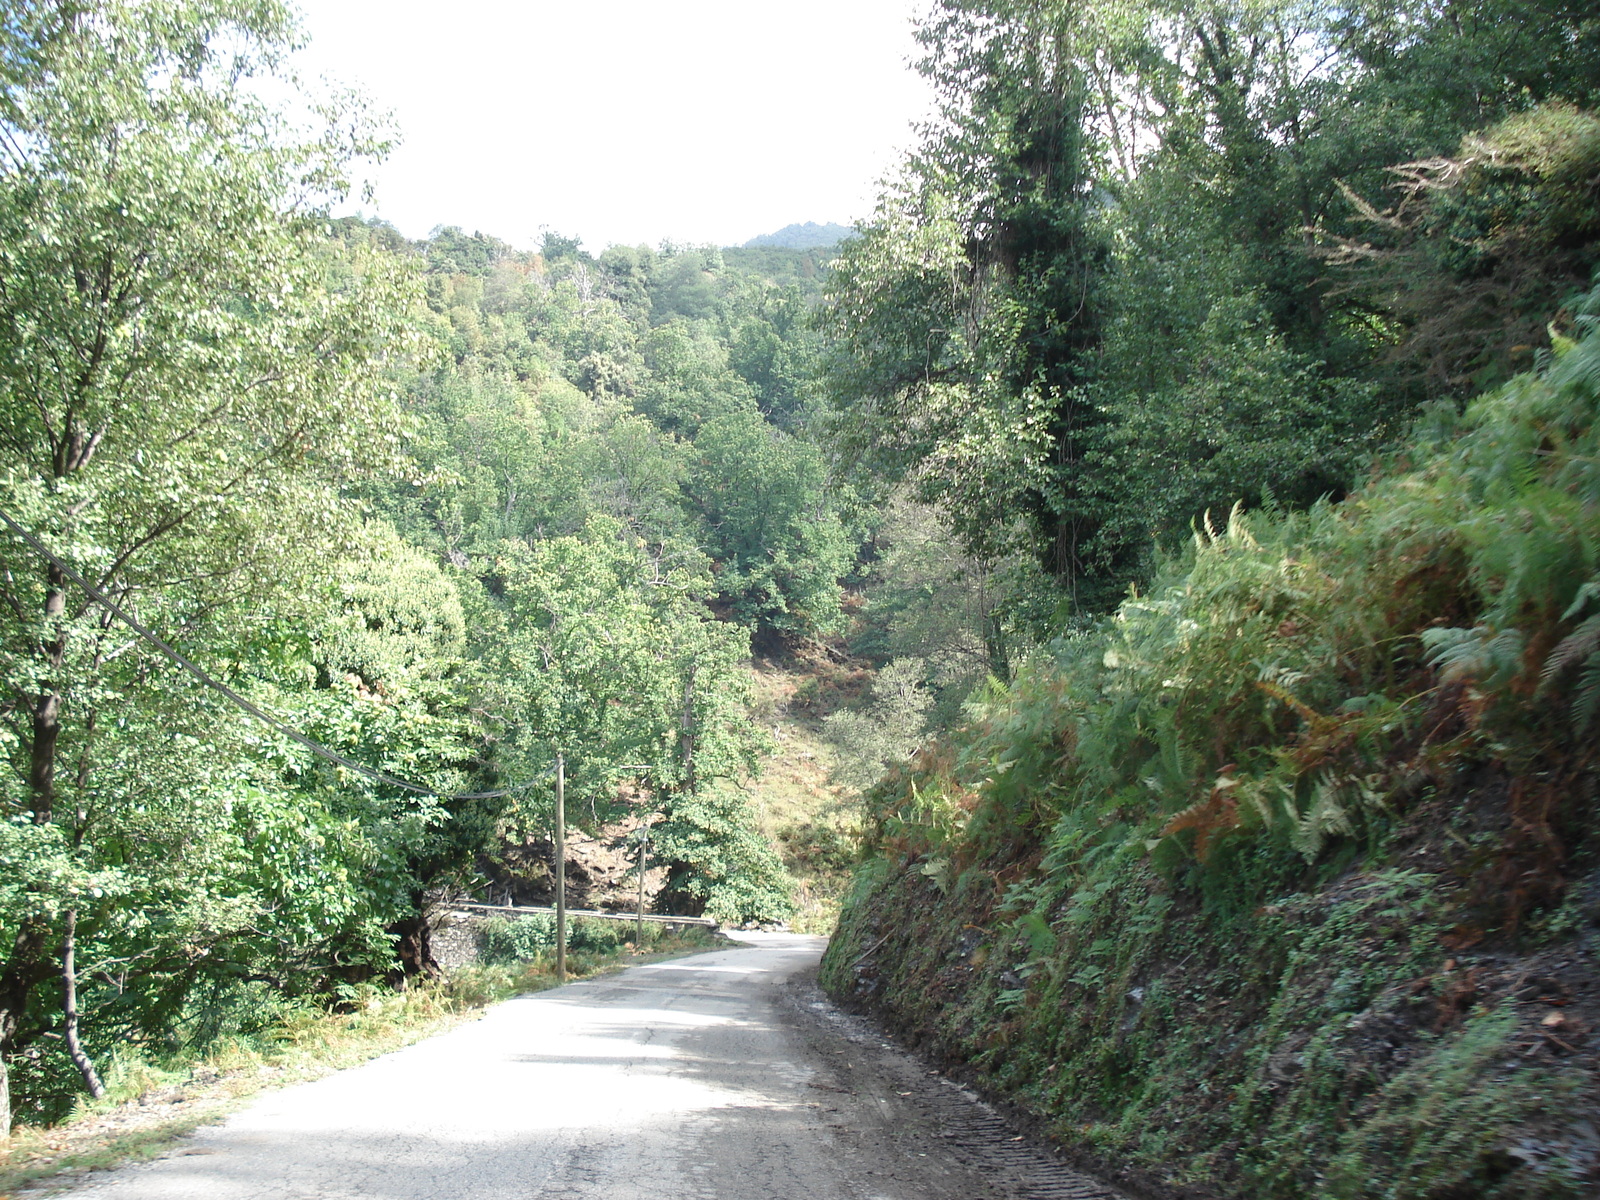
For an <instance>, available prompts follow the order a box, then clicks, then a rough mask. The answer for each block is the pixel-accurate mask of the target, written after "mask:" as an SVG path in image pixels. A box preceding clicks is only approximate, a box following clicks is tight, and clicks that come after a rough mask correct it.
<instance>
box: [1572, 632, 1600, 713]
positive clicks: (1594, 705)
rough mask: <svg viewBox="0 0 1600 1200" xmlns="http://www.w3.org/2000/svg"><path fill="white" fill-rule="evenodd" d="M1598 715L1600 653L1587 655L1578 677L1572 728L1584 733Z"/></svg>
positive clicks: (1599, 700) (1599, 701)
mask: <svg viewBox="0 0 1600 1200" xmlns="http://www.w3.org/2000/svg"><path fill="white" fill-rule="evenodd" d="M1597 714H1600V651H1596V652H1595V653H1593V654H1591V655H1589V661H1588V662H1587V663H1585V664H1584V667H1583V674H1581V675H1579V676H1578V692H1577V695H1576V696H1575V697H1573V701H1572V727H1573V728H1574V729H1576V730H1577V731H1578V732H1579V733H1582V732H1584V731H1585V730H1586V729H1588V728H1589V726H1590V725H1591V724H1592V723H1593V722H1594V719H1595V716H1596V715H1597Z"/></svg>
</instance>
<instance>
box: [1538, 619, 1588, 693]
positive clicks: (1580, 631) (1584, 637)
mask: <svg viewBox="0 0 1600 1200" xmlns="http://www.w3.org/2000/svg"><path fill="white" fill-rule="evenodd" d="M1596 650H1600V613H1595V614H1594V616H1592V617H1590V618H1589V619H1588V620H1587V621H1585V622H1584V623H1583V624H1582V625H1579V626H1578V627H1577V628H1576V629H1574V630H1573V631H1572V632H1571V633H1569V634H1568V635H1567V636H1566V637H1564V638H1562V639H1561V641H1560V642H1558V643H1557V644H1556V648H1555V649H1554V650H1552V651H1550V657H1549V658H1547V659H1545V660H1544V670H1543V671H1541V672H1540V681H1541V683H1543V684H1544V685H1546V686H1548V685H1549V684H1551V683H1552V682H1554V680H1555V677H1556V676H1557V675H1559V674H1561V672H1563V671H1565V670H1566V669H1567V668H1568V667H1570V666H1571V665H1572V664H1573V663H1575V662H1579V661H1581V660H1582V659H1585V658H1587V657H1588V656H1589V655H1591V654H1593V653H1594V652H1595V651H1596Z"/></svg>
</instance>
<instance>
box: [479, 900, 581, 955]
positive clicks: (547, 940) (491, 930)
mask: <svg viewBox="0 0 1600 1200" xmlns="http://www.w3.org/2000/svg"><path fill="white" fill-rule="evenodd" d="M571 940H572V931H571V930H570V929H569V930H568V931H567V941H568V944H569V945H570V944H571ZM555 945H556V919H555V917H553V916H551V915H549V914H548V913H534V914H533V915H531V916H526V917H516V918H514V919H511V920H505V921H496V922H494V923H493V924H491V925H488V926H486V927H485V928H484V930H483V933H482V934H481V935H480V941H479V954H480V956H481V957H482V959H483V961H484V962H485V963H488V964H490V965H491V966H509V965H511V964H513V963H519V962H532V961H533V960H535V959H537V958H541V957H543V956H544V955H545V954H546V953H548V952H549V951H551V950H554V949H555Z"/></svg>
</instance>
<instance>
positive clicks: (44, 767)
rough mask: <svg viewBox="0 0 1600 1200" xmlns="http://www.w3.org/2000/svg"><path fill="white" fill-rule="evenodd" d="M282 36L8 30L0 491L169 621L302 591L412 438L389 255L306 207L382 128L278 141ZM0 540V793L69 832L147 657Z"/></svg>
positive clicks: (6, 1039)
mask: <svg viewBox="0 0 1600 1200" xmlns="http://www.w3.org/2000/svg"><path fill="white" fill-rule="evenodd" d="M293 33H294V30H293V24H292V21H291V18H290V15H289V12H288V10H287V9H286V8H285V7H284V6H282V5H280V4H278V3H276V2H275V0H259V2H255V0H252V2H244V0H141V2H138V3H132V2H127V3H124V2H121V0H100V2H96V3H76V4H75V3H68V4H62V5H53V4H52V5H38V6H28V7H24V8H23V9H21V10H16V9H13V10H11V15H10V16H8V18H7V20H6V22H5V25H4V37H5V40H6V46H5V47H4V53H3V61H4V72H3V75H0V89H3V90H0V445H3V446H4V449H5V453H6V454H7V456H8V462H9V463H10V466H11V469H10V471H9V473H8V475H7V477H6V479H5V481H4V483H3V485H0V503H3V505H4V507H5V509H6V510H7V511H8V512H9V513H11V514H12V515H13V516H15V517H17V518H18V519H19V520H21V521H22V522H23V523H24V524H26V525H27V526H28V527H30V528H31V529H32V530H33V531H35V532H36V533H37V534H39V535H40V536H41V537H42V538H43V539H44V540H45V541H46V542H48V543H49V544H50V545H51V546H52V547H54V549H55V550H56V552H57V553H58V554H60V555H62V556H63V557H64V558H65V559H67V560H68V561H69V562H71V563H74V564H76V567H77V569H78V570H79V571H80V572H82V573H83V574H85V575H86V576H88V577H89V578H90V579H91V580H92V581H93V582H94V583H95V584H96V585H97V586H98V587H99V588H100V589H102V590H103V591H104V592H106V593H108V594H110V595H111V596H113V597H115V598H116V599H117V600H118V602H119V603H121V604H122V605H123V606H124V607H126V608H128V609H130V610H132V611H135V612H137V613H138V614H139V616H140V617H141V618H142V619H143V620H144V621H145V622H147V623H148V624H150V625H152V626H155V627H156V628H158V629H164V630H168V631H176V632H177V633H182V632H186V631H191V630H194V629H196V628H198V627H201V626H204V625H205V624H206V623H207V622H208V621H212V620H214V619H216V618H217V617H218V615H219V614H222V613H224V612H226V611H227V610H228V609H229V608H230V606H232V605H234V604H236V603H237V602H239V601H241V600H243V599H245V598H247V597H250V596H253V595H260V594H262V593H271V592H272V591H273V590H274V589H277V588H287V587H296V586H298V584H297V583H296V576H297V575H298V576H304V575H308V574H310V573H311V571H312V568H313V567H314V565H315V561H314V559H313V557H312V556H311V555H310V554H308V551H310V550H312V549H313V548H316V549H317V550H319V551H321V550H324V549H325V548H326V547H328V546H329V545H337V544H338V543H339V542H340V541H341V539H342V537H343V530H344V529H345V528H346V527H347V526H348V523H349V520H350V513H349V510H347V509H346V507H345V506H344V505H342V504H341V503H340V502H339V501H338V500H337V498H336V496H335V495H334V494H333V493H332V491H331V490H330V487H329V485H330V484H331V483H333V482H336V481H338V480H340V479H344V478H350V477H352V476H356V475H359V474H361V473H363V472H365V471H369V470H372V469H375V468H377V467H380V466H383V465H385V464H388V463H391V462H393V461H394V459H395V453H396V447H397V444H398V438H399V435H400V433H401V429H400V427H399V425H398V423H397V420H396V417H395V414H394V411H393V407H392V404H391V400H390V396H389V389H388V387H387V386H385V376H386V372H387V370H388V369H389V367H390V365H391V364H392V363H393V362H395V361H396V360H397V359H401V358H404V357H405V356H407V355H408V354H410V353H411V352H412V350H413V349H414V345H415V343H414V341H413V338H412V335H411V334H410V332H409V330H408V326H407V318H406V314H407V311H408V308H409V307H410V304H411V300H410V298H409V293H408V291H407V288H406V286H405V284H404V283H403V270H401V269H400V268H398V267H397V266H395V265H394V264H392V263H391V262H390V261H389V260H387V259H385V258H382V257H374V256H361V257H359V258H358V259H356V260H355V261H353V262H352V263H351V264H350V265H349V269H347V270H342V271H334V270H333V269H332V266H333V254H334V252H333V250H332V248H331V245H330V243H329V242H328V241H327V239H326V232H327V231H326V226H325V224H324V222H323V219H322V218H321V216H320V206H321V205H322V204H323V203H324V202H325V201H326V200H327V199H328V198H330V197H334V196H337V195H340V194H342V193H343V192H344V191H345V190H346V189H347V187H348V177H347V173H346V166H345V164H346V162H347V160H348V155H349V153H350V152H351V151H352V150H353V151H356V152H360V153H366V152H371V151H374V150H377V149H378V148H379V145H378V143H376V142H375V141H374V140H373V139H372V138H371V137H370V136H369V135H368V134H366V133H365V132H363V130H362V128H361V126H360V123H359V121H354V120H353V119H352V118H350V117H349V116H348V115H347V114H343V113H341V112H339V111H336V110H333V109H330V110H328V111H326V112H325V114H324V115H325V116H326V117H327V118H328V123H327V125H326V128H325V130H324V131H323V132H322V133H320V134H317V135H315V136H313V137H312V138H311V139H310V140H307V139H305V138H304V137H296V136H294V131H293V130H292V128H291V126H290V124H289V123H288V122H287V120H286V119H284V118H281V117H279V116H278V115H276V114H275V113H274V112H273V111H272V110H270V109H269V108H267V107H265V106H264V105H263V104H262V103H261V102H260V101H259V100H257V99H255V98H253V93H252V92H251V90H250V88H251V83H250V80H251V79H252V77H253V76H255V75H258V74H260V73H261V72H263V71H265V70H268V69H270V68H271V67H272V65H273V63H274V62H275V61H276V60H277V58H278V56H279V55H280V54H281V52H282V51H283V49H284V48H285V47H286V46H287V45H289V44H290V41H291V40H292V37H293ZM0 556H3V558H4V560H5V562H4V566H5V571H4V575H3V580H4V582H3V584H0V600H3V602H4V606H3V608H0V615H3V620H4V629H3V634H0V636H3V638H4V645H5V651H6V657H5V662H4V670H5V680H4V685H5V689H6V692H7V695H8V700H7V703H6V705H5V710H4V711H5V721H6V726H5V734H6V736H5V749H6V753H7V756H8V758H9V760H10V765H11V768H12V770H11V772H10V773H8V774H7V775H6V776H5V778H4V781H3V784H0V804H3V805H4V808H5V810H6V819H7V821H8V822H12V823H21V824H22V825H26V826H27V827H28V828H29V829H30V830H32V832H31V833H29V834H25V835H19V836H22V837H23V838H24V840H25V841H28V840H31V841H33V842H37V843H39V844H41V845H47V844H48V845H53V846H57V847H60V846H67V847H72V848H75V849H76V848H78V847H81V845H82V844H83V842H84V840H85V839H87V838H92V836H93V833H92V829H91V828H90V827H89V826H90V823H89V820H88V814H90V813H91V812H92V811H93V810H94V807H95V805H94V799H95V796H96V790H95V789H96V777H95V771H96V762H97V760H96V757H95V744H96V738H97V737H98V736H99V733H100V731H101V730H100V723H98V722H97V717H98V715H99V713H100V709H101V706H102V705H103V704H107V703H117V702H119V700H121V697H118V696H117V695H116V694H115V693H114V692H108V691H106V690H105V689H104V686H103V684H104V679H105V675H106V672H107V671H108V670H109V669H110V667H109V666H108V664H110V663H113V662H115V663H116V664H117V669H118V670H121V669H122V667H123V666H125V665H126V664H127V663H129V662H133V661H137V660H138V659H139V658H140V657H141V652H140V651H139V650H138V648H137V647H134V646H130V645H128V644H126V642H125V640H124V637H125V635H124V633H123V632H122V631H120V630H118V629H117V628H116V626H115V623H114V622H113V621H112V620H111V618H110V617H109V615H108V614H107V613H106V612H104V611H102V610H101V609H100V608H99V607H98V606H97V605H96V604H94V603H92V602H91V601H89V600H88V598H87V597H85V596H84V595H82V594H81V593H80V592H79V591H78V590H77V589H76V588H75V587H74V586H73V585H72V584H71V582H70V581H69V580H68V578H67V577H66V575H65V574H64V573H63V572H62V571H60V570H59V569H57V568H56V567H54V566H50V565H47V564H45V563H42V562H41V561H40V560H39V559H38V558H37V557H36V556H35V555H34V554H33V552H32V551H31V550H29V549H27V548H26V547H24V546H22V545H21V544H20V543H18V542H16V541H14V540H11V539H7V540H6V541H5V542H4V545H3V547H0ZM178 715H179V716H180V718H181V714H178ZM192 719H194V720H196V721H198V720H201V719H203V714H202V713H200V712H195V713H194V714H192ZM180 728H181V727H180ZM171 732H176V731H169V735H170V733H171ZM159 802H160V803H162V804H167V805H174V804H175V805H178V806H180V807H181V805H182V803H183V801H182V800H181V798H176V797H171V796H167V797H161V798H160V800H159ZM69 857H71V856H70V855H69ZM58 878H59V879H60V880H62V881H64V882H62V884H61V886H59V887H57V886H53V885H50V884H49V883H48V881H44V880H40V881H39V882H38V885H37V886H35V887H32V888H31V889H30V890H29V891H28V893H27V897H28V898H27V900H26V901H25V902H24V903H22V904H20V906H19V907H17V908H13V909H10V910H9V911H8V912H7V914H6V917H5V928H4V929H3V930H0V936H3V943H4V944H3V949H0V953H3V954H4V963H3V965H0V1063H3V1061H4V1053H5V1051H6V1050H7V1049H8V1048H9V1047H10V1046H11V1044H12V1040H13V1037H14V1035H15V1034H16V1031H17V1027H18V1022H19V1021H20V1020H21V1019H22V1017H23V1014H24V1012H25V1010H26V1009H27V1006H28V1001H29V998H30V996H31V995H32V993H33V991H34V989H35V988H36V987H37V986H38V985H39V984H40V983H41V982H42V981H43V980H45V979H46V978H49V977H50V976H51V975H53V974H54V972H55V968H54V966H53V965H52V963H51V958H52V955H53V954H54V953H55V950H56V948H57V946H58V945H59V943H60V941H61V938H60V932H61V921H60V918H61V916H62V914H63V913H65V912H68V911H70V910H71V909H72V907H73V892H72V885H71V883H70V881H68V880H67V879H66V876H59V877H58ZM0 1124H4V1125H6V1126H8V1125H9V1107H8V1105H7V1094H6V1089H5V1075H4V1068H3V1066H0Z"/></svg>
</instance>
